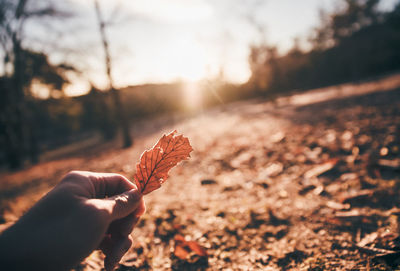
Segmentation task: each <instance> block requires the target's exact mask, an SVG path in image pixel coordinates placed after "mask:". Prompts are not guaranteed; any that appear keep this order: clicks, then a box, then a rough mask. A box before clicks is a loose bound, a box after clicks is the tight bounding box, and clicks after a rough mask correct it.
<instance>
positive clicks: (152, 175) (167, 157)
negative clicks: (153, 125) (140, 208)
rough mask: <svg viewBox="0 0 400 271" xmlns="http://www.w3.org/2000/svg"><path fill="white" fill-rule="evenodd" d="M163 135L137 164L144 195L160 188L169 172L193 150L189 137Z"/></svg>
mask: <svg viewBox="0 0 400 271" xmlns="http://www.w3.org/2000/svg"><path fill="white" fill-rule="evenodd" d="M175 134H176V131H173V132H172V133H170V134H169V135H163V136H162V137H161V138H160V140H159V141H158V142H157V144H156V145H155V146H154V147H153V148H151V149H150V150H147V151H145V152H144V153H143V154H142V156H141V157H140V163H138V164H136V173H135V175H134V179H135V183H136V186H137V187H138V189H139V191H141V193H142V194H143V195H146V194H148V193H150V192H151V191H153V190H156V189H158V188H160V186H161V184H162V183H164V182H165V181H166V180H167V178H168V172H169V170H170V169H171V168H173V167H174V166H176V165H177V164H178V163H179V162H181V161H182V160H186V159H188V158H189V157H190V152H191V151H192V150H193V148H192V146H191V145H190V143H189V139H188V138H187V137H184V136H183V135H175Z"/></svg>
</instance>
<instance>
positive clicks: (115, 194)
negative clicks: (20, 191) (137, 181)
mask: <svg viewBox="0 0 400 271" xmlns="http://www.w3.org/2000/svg"><path fill="white" fill-rule="evenodd" d="M144 212H145V204H144V200H143V197H142V195H141V194H140V192H139V191H138V190H137V189H136V186H135V185H134V184H132V183H131V182H130V181H129V180H128V179H126V178H125V177H123V176H122V175H119V174H110V173H93V172H87V171H73V172H70V173H69V174H67V175H66V176H65V177H64V178H63V179H62V180H61V182H60V183H59V184H58V185H57V186H56V187H55V188H54V189H53V190H51V191H50V192H49V193H48V194H47V195H46V196H44V197H43V198H42V199H41V200H40V201H39V202H38V203H36V204H35V205H34V206H33V207H32V209H31V210H29V211H28V212H27V213H26V214H25V215H24V216H23V217H21V218H20V219H19V220H18V221H17V222H16V223H15V224H14V225H13V226H11V227H10V228H9V229H7V230H6V231H5V232H4V233H3V234H2V235H0V266H2V267H4V266H7V267H9V269H7V270H27V269H29V270H39V269H40V270H68V269H70V268H72V267H74V266H75V265H77V264H78V263H79V262H81V261H82V260H83V259H84V258H86V257H87V256H88V255H90V253H91V252H92V251H93V250H95V249H101V250H102V251H103V253H104V254H105V256H106V257H105V260H104V266H105V268H106V270H113V269H114V267H115V266H116V265H117V264H118V262H119V261H120V259H121V258H122V256H123V255H124V254H125V253H126V252H127V251H128V249H129V248H130V246H131V244H132V237H131V236H130V233H131V232H132V230H133V228H134V226H135V225H136V223H137V222H138V220H139V218H140V216H141V215H142V214H143V213H144Z"/></svg>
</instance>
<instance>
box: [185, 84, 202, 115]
mask: <svg viewBox="0 0 400 271" xmlns="http://www.w3.org/2000/svg"><path fill="white" fill-rule="evenodd" d="M183 90H184V97H185V105H186V107H187V109H189V110H195V109H198V108H200V107H201V105H202V97H201V89H200V87H199V83H197V82H188V83H185V85H184V87H183Z"/></svg>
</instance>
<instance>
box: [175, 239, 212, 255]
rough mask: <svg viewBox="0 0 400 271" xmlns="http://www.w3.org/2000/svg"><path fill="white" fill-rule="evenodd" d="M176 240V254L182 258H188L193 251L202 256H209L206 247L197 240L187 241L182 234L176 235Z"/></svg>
mask: <svg viewBox="0 0 400 271" xmlns="http://www.w3.org/2000/svg"><path fill="white" fill-rule="evenodd" d="M174 240H175V249H174V254H175V256H176V257H178V258H179V259H181V260H184V259H186V258H187V257H188V256H189V254H190V253H191V252H193V253H194V254H196V255H198V256H200V257H207V256H208V253H207V251H206V249H205V248H204V247H202V246H201V245H199V243H197V242H196V241H186V240H185V238H184V237H183V236H182V235H180V234H177V235H175V237H174Z"/></svg>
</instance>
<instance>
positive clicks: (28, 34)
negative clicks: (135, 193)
mask: <svg viewBox="0 0 400 271" xmlns="http://www.w3.org/2000/svg"><path fill="white" fill-rule="evenodd" d="M399 49H400V0H302V1H295V0H218V1H216V0H119V1H116V0H115V1H110V0H108V1H107V0H0V59H1V60H0V231H1V230H2V229H4V228H5V227H6V226H7V225H10V224H12V223H13V222H14V221H16V220H17V219H18V218H19V217H20V216H21V215H22V214H23V213H24V212H25V211H26V210H28V209H29V208H30V207H31V206H32V205H33V204H34V203H35V202H36V201H37V200H38V199H40V198H41V197H42V196H43V195H44V194H45V193H47V191H49V190H50V189H52V188H53V187H54V185H56V184H57V183H58V182H59V181H60V180H61V178H62V177H63V176H64V175H65V174H66V173H67V172H68V171H70V170H89V171H96V172H115V173H120V174H123V175H125V176H127V177H128V178H130V179H131V178H132V177H133V175H134V172H135V163H136V162H137V161H138V160H139V157H140V154H141V153H142V152H143V151H144V150H145V149H148V148H150V147H151V146H152V145H153V144H154V143H155V142H157V140H158V139H159V138H160V136H161V135H162V134H163V133H168V132H170V131H173V130H175V129H177V130H178V132H179V133H182V134H184V135H185V136H187V137H188V138H189V140H190V142H191V144H192V146H193V149H194V151H193V152H192V154H191V156H192V157H191V159H190V160H188V161H185V162H183V163H182V164H181V165H178V166H177V167H176V168H175V169H173V170H171V174H170V175H171V176H170V177H169V180H168V181H167V182H166V183H165V184H163V187H162V188H161V189H159V190H157V191H154V192H152V193H151V194H149V195H146V204H147V211H146V214H145V215H144V216H143V218H142V219H141V222H140V223H139V224H138V225H137V227H136V228H135V232H134V240H135V242H134V245H133V247H132V248H131V249H130V250H129V251H128V253H127V255H126V256H125V258H124V259H123V261H122V263H121V265H120V266H119V267H118V268H119V269H118V270H125V271H126V270H150V269H152V268H153V269H154V270H171V269H172V270H314V271H317V270H398V269H399V268H400V265H399V260H398V259H399V257H398V255H399V253H400V249H399V248H400V210H399V206H400V177H399V176H400V174H399V172H400V137H399V135H400V91H399V89H400V50H399ZM102 262H103V255H101V254H100V253H98V252H94V253H93V254H92V255H91V256H90V257H88V258H87V259H86V260H85V261H84V262H83V263H81V264H80V265H79V266H78V267H76V269H75V270H103V269H102V267H103V263H102ZM391 268H393V269H391ZM0 269H1V267H0Z"/></svg>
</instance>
